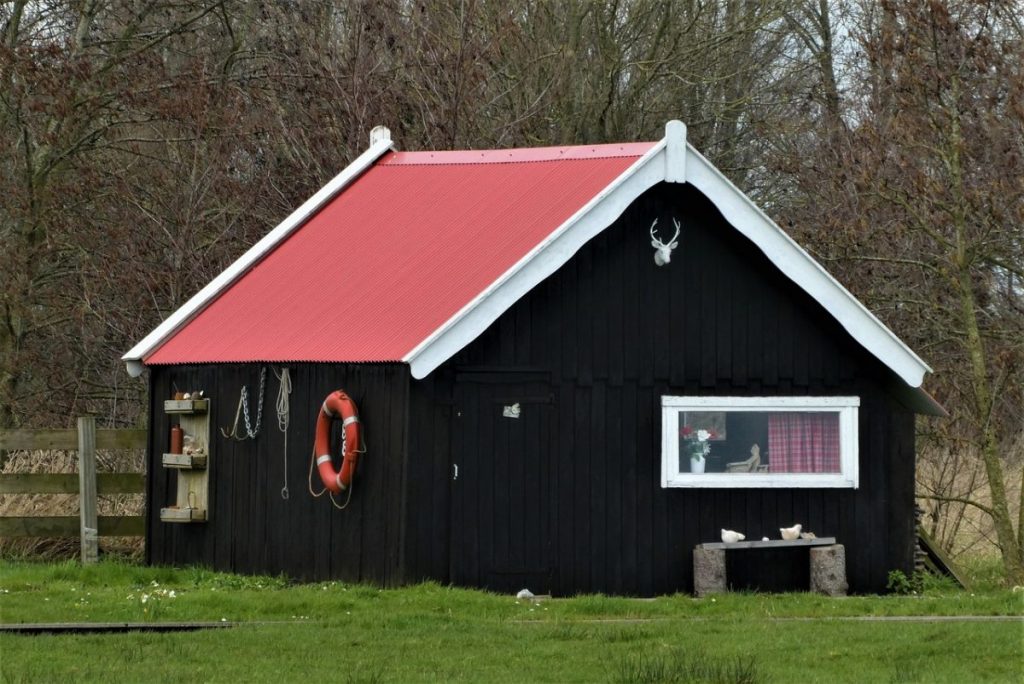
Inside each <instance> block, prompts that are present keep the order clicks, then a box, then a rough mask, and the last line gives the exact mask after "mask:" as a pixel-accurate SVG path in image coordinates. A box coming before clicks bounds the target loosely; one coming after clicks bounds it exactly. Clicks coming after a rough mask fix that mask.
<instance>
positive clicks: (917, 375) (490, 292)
mask: <svg viewBox="0 0 1024 684" xmlns="http://www.w3.org/2000/svg"><path fill="white" fill-rule="evenodd" d="M662 181H667V182H675V183H682V182H689V183H691V184H693V185H694V186H695V187H696V188H697V189H698V190H700V191H701V192H702V193H703V194H704V195H705V196H706V197H707V198H708V199H710V200H711V202H712V203H714V205H715V206H716V207H717V208H718V210H719V211H720V212H721V213H722V215H723V216H724V217H725V219H726V220H727V221H728V222H729V223H730V224H731V225H732V226H733V227H734V228H736V229H737V230H739V231H740V233H742V234H743V235H745V236H746V237H747V238H749V239H750V240H751V241H752V242H753V243H754V244H755V245H757V246H758V247H759V248H760V249H761V251H763V252H764V254H765V256H767V257H768V258H769V259H770V260H771V261H772V263H774V264H775V266H777V267H778V268H779V270H781V271H782V272H783V273H784V274H785V275H786V276H787V277H789V278H790V279H791V280H792V281H793V282H795V283H796V284H797V285H799V286H800V287H801V288H802V289H803V290H804V291H805V292H807V293H808V294H809V295H810V296H811V297H813V298H814V299H815V300H816V301H817V302H818V303H819V304H821V305H822V306H823V307H824V308H825V309H826V310H827V311H829V312H830V313H831V314H832V315H833V316H834V317H835V318H836V320H837V321H838V322H839V324H840V325H842V326H843V328H844V329H845V330H846V331H847V332H848V333H849V334H850V335H851V336H852V337H853V338H854V339H855V340H857V342H859V343H860V344H861V345H863V346H864V347H865V348H866V349H867V350H868V351H869V352H871V353H872V354H873V355H875V356H876V357H877V358H878V359H879V360H880V361H881V362H882V363H884V364H885V365H886V366H888V367H889V368H890V369H891V370H892V371H893V372H895V373H896V374H897V375H898V376H899V377H900V378H902V379H903V381H904V382H906V383H907V384H908V385H909V386H911V387H919V386H920V385H921V383H922V382H923V381H924V375H925V373H928V372H931V368H929V367H928V364H926V363H925V362H924V361H922V360H921V358H920V357H919V356H918V355H917V354H915V353H914V352H913V351H912V350H911V349H910V348H909V347H907V345H905V344H904V343H903V342H902V341H901V340H900V339H899V338H898V337H896V335H895V334H894V333H893V332H892V331H891V330H889V329H888V328H887V327H886V326H885V325H884V324H883V323H882V322H881V321H879V320H878V318H876V317H875V316H874V314H872V313H871V312H870V311H868V310H867V308H866V307H865V306H864V305H863V304H861V303H860V301H858V300H857V299H856V298H855V297H854V296H853V295H852V294H850V292H849V291H848V290H847V289H846V288H844V287H843V286H842V285H841V284H839V282H838V281H837V280H836V279H835V278H833V277H832V276H831V275H830V274H829V273H828V272H827V271H826V270H825V269H824V268H822V267H821V265H820V264H818V262H816V261H815V260H814V259H813V258H812V257H811V256H810V255H809V254H808V253H807V252H806V251H804V249H803V248H802V247H800V246H799V245H798V244H797V243H796V242H795V241H794V240H793V239H792V238H790V237H789V236H788V235H787V234H786V233H785V232H783V230H782V229H781V228H779V227H778V226H777V225H776V224H775V222H774V221H772V220H771V219H770V218H768V216H767V215H766V214H765V213H764V212H763V211H761V209H760V208H759V207H758V206H757V205H756V204H754V203H753V202H752V201H751V200H750V198H749V197H747V196H746V195H745V194H743V192H741V191H740V190H739V188H737V187H736V186H735V185H733V184H732V183H731V182H730V181H729V179H727V178H726V177H725V176H724V175H722V173H721V172H720V171H719V170H718V169H717V168H715V167H714V165H712V164H711V162H709V161H708V160H707V159H705V158H704V156H703V155H701V154H700V153H699V152H697V150H695V149H694V148H693V146H692V145H690V144H689V143H687V142H686V127H685V126H684V125H683V124H682V123H681V122H678V121H670V122H669V123H668V125H667V126H666V127H665V138H664V139H663V140H661V142H659V143H658V144H656V145H655V146H654V147H653V148H651V149H650V150H649V151H648V152H647V154H645V155H644V156H642V157H641V158H640V159H638V160H637V161H636V162H635V163H634V164H633V165H631V166H630V167H629V168H628V169H626V170H625V171H624V172H623V173H622V175H620V176H619V177H618V178H616V179H615V180H614V181H612V183H611V184H609V185H608V187H607V188H605V189H604V190H603V191H601V192H600V193H599V194H598V195H597V196H595V197H594V198H593V199H592V200H591V201H590V202H588V203H587V204H586V205H584V206H583V207H581V208H580V210H579V211H577V212H576V213H575V214H573V216H572V217H570V218H569V220H567V221H566V222H565V223H563V224H562V225H561V226H559V227H558V228H557V229H556V230H555V231H554V232H553V233H552V234H551V235H550V236H549V237H548V238H547V239H546V240H544V241H543V242H542V243H540V244H539V245H537V246H536V247H535V248H534V249H533V250H531V251H530V252H529V253H528V254H527V255H526V256H524V257H523V258H522V259H521V260H519V261H518V262H517V263H516V264H515V265H514V266H512V268H510V269H509V270H508V271H506V272H505V273H504V274H503V275H502V276H501V277H500V278H498V279H497V280H496V281H495V282H494V283H492V284H491V285H490V286H489V287H488V288H487V289H486V290H484V291H483V292H481V293H480V294H479V295H477V296H476V297H475V298H474V299H473V300H472V301H471V302H469V303H468V304H467V305H466V306H464V307H463V308H462V309H461V310H459V311H458V312H457V313H456V314H455V315H454V316H452V317H451V318H450V319H449V320H448V321H446V322H445V323H444V324H443V325H442V326H441V327H440V328H438V329H437V330H436V331H434V333H432V334H431V335H430V336H429V337H428V338H427V339H425V340H423V342H421V343H420V344H418V345H417V346H416V347H415V348H414V349H412V350H411V351H410V352H409V353H408V354H406V355H405V357H404V359H403V360H404V361H406V362H407V363H409V365H410V367H411V372H412V375H413V377H415V378H423V377H426V376H427V375H428V374H429V373H430V372H431V371H433V370H434V369H435V368H437V367H438V366H440V365H441V364H442V363H444V362H445V361H447V360H448V359H449V358H451V357H452V356H454V355H455V354H456V353H457V352H458V351H459V350H461V349H462V348H463V347H465V346H466V345H467V344H469V343H470V342H472V341H473V340H474V339H476V337H477V336H478V335H480V333H482V332H483V331H484V330H486V329H487V327H488V326H489V325H490V324H491V323H493V322H494V321H495V320H497V318H498V317H499V316H501V314H503V313H504V312H505V311H506V310H508V309H509V307H511V306H512V305H513V304H514V303H515V302H516V301H518V300H519V298H520V297H522V296H523V295H525V294H526V293H527V292H529V291H530V290H532V289H533V288H534V287H536V286H537V285H538V284H540V282H541V281H542V280H544V279H545V278H547V277H548V276H549V275H551V274H552V273H554V272H555V271H556V270H558V269H559V268H560V267H561V266H562V265H564V264H565V263H566V262H567V261H568V260H569V259H570V258H571V257H572V256H573V255H574V254H576V252H577V251H579V249H580V248H581V247H582V246H583V245H584V244H586V242H587V241H589V240H590V239H591V238H593V237H594V236H596V235H597V234H598V233H600V232H601V231H603V230H604V229H605V228H607V227H608V226H610V225H611V224H612V223H613V222H614V221H615V219H617V218H618V217H619V215H620V214H621V213H622V212H623V211H624V210H625V209H626V207H627V206H629V204H630V203H632V202H633V200H635V199H636V198H637V197H639V196H640V195H641V194H643V193H644V192H645V191H646V190H647V189H649V188H650V187H652V186H653V185H655V184H656V183H659V182H662Z"/></svg>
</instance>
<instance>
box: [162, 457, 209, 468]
mask: <svg viewBox="0 0 1024 684" xmlns="http://www.w3.org/2000/svg"><path fill="white" fill-rule="evenodd" d="M162 463H163V466H164V468H181V469H183V470H202V469H203V468H205V467H206V454H205V453H202V454H164V455H163V459H162Z"/></svg>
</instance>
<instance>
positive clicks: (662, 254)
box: [651, 219, 682, 266]
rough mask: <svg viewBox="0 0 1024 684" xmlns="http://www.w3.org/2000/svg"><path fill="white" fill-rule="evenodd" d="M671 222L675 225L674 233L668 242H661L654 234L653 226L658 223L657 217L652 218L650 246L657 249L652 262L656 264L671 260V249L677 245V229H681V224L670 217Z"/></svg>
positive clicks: (660, 264) (663, 263) (661, 264)
mask: <svg viewBox="0 0 1024 684" xmlns="http://www.w3.org/2000/svg"><path fill="white" fill-rule="evenodd" d="M672 223H674V224H675V225H676V234H675V235H673V236H672V238H671V239H670V240H669V241H668V242H662V241H661V240H659V239H658V238H657V237H656V236H655V235H654V226H656V225H658V219H654V223H652V224H651V247H654V249H656V250H658V251H656V252H655V253H654V263H656V264H657V265H658V266H664V265H665V264H667V263H668V262H670V261H672V250H673V249H675V248H676V247H678V246H679V243H678V242H676V238H677V237H679V231H680V230H681V229H682V226H680V225H679V221H677V220H675V219H672Z"/></svg>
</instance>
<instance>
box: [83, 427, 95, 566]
mask: <svg viewBox="0 0 1024 684" xmlns="http://www.w3.org/2000/svg"><path fill="white" fill-rule="evenodd" d="M78 493H79V497H80V502H79V506H80V510H81V526H80V530H81V537H82V563H83V564H89V563H95V562H96V560H97V559H98V558H99V539H98V537H99V530H98V527H99V525H98V522H97V517H96V418H94V417H93V416H85V417H82V418H79V419H78Z"/></svg>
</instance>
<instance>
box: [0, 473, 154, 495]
mask: <svg viewBox="0 0 1024 684" xmlns="http://www.w3.org/2000/svg"><path fill="white" fill-rule="evenodd" d="M96 491H97V493H98V494H100V495H106V494H144V493H145V491H146V476H145V474H143V473H98V474H97V475H96ZM77 493H78V474H77V473H9V474H3V475H0V494H77Z"/></svg>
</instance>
